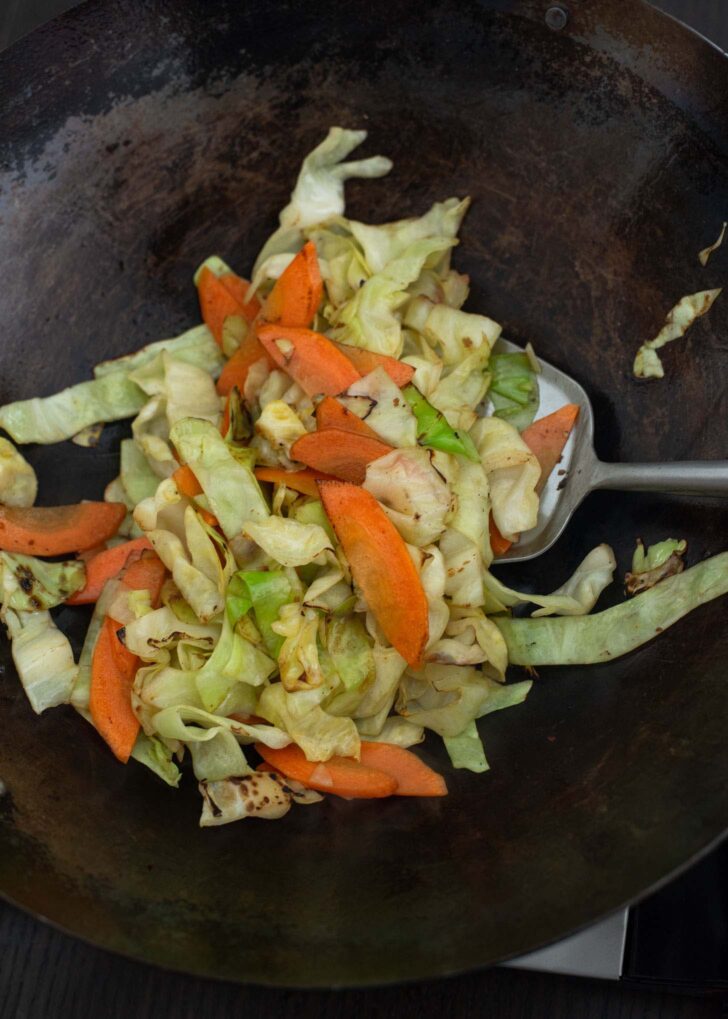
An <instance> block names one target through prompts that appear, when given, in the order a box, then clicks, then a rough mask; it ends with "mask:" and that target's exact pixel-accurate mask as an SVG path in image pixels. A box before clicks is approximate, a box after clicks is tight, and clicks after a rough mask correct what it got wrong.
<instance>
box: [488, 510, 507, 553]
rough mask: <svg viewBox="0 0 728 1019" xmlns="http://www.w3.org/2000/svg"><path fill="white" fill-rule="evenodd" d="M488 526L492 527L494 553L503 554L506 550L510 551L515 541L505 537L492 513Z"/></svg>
mask: <svg viewBox="0 0 728 1019" xmlns="http://www.w3.org/2000/svg"><path fill="white" fill-rule="evenodd" d="M488 527H489V529H490V547H491V549H492V550H493V555H503V553H504V552H507V551H508V549H509V548H510V547H511V545H512V544H513V542H512V541H509V540H508V538H504V537H503V535H502V534H501V532H500V531H499V530H498V525H497V524H496V522H495V520H494V519H493V514H492V513H491V515H490V517H489V519H488Z"/></svg>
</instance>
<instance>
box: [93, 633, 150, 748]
mask: <svg viewBox="0 0 728 1019" xmlns="http://www.w3.org/2000/svg"><path fill="white" fill-rule="evenodd" d="M118 629H119V624H118V623H116V622H114V620H113V619H111V617H110V616H107V617H106V619H105V620H104V622H103V625H102V627H101V630H100V631H99V635H98V637H97V639H96V646H95V648H94V655H93V660H92V664H91V693H90V695H89V710H90V712H91V718H92V719H93V723H94V725H95V726H96V728H97V729H98V731H99V733H100V734H101V736H102V737H103V738H104V740H105V741H106V742H107V743H108V745H109V746H110V747H111V749H112V751H113V752H114V755H115V757H117V758H118V759H119V760H120V761H122V762H123V763H124V764H126V762H127V761H128V760H129V756H130V755H131V752H132V750H133V749H134V743H135V741H136V738H137V734H138V732H139V721H138V719H137V717H136V715H135V714H134V712H133V710H132V706H131V688H132V684H133V682H134V676H135V675H136V670H137V663H138V659H137V658H136V656H135V655H133V654H131V652H130V651H127V650H126V648H125V647H123V645H122V644H121V643H120V641H119V638H118V637H117V636H116V631H117V630H118Z"/></svg>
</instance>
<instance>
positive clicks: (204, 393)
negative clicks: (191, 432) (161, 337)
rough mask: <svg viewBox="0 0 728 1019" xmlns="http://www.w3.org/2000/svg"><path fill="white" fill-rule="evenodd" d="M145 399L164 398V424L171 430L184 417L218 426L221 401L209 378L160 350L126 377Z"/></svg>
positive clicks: (201, 371) (199, 370)
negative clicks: (134, 383)
mask: <svg viewBox="0 0 728 1019" xmlns="http://www.w3.org/2000/svg"><path fill="white" fill-rule="evenodd" d="M129 377H130V378H131V379H132V381H133V382H136V384H137V385H138V386H139V388H140V389H143V390H144V392H145V393H146V394H147V396H158V397H163V398H164V401H165V414H166V418H167V424H168V426H169V427H170V428H171V427H172V426H173V425H174V424H176V423H177V421H180V420H182V418H186V417H193V416H194V417H195V418H203V419H204V420H205V421H210V422H211V423H212V424H213V425H215V426H217V425H219V423H220V418H221V416H222V414H221V408H220V397H219V396H218V394H217V390H216V389H215V383H214V382H213V380H212V376H211V375H210V374H209V373H208V372H206V371H205V370H204V369H203V368H198V367H197V365H194V364H188V363H187V362H186V361H178V360H176V359H175V358H174V357H172V356H171V355H170V354H169V353H168V352H167V351H166V350H163V351H162V352H161V353H160V354H158V355H157V356H156V357H155V358H154V359H153V360H152V361H148V362H147V363H146V364H144V365H142V366H141V367H140V368H137V369H136V370H135V371H133V372H131V374H130V376H129Z"/></svg>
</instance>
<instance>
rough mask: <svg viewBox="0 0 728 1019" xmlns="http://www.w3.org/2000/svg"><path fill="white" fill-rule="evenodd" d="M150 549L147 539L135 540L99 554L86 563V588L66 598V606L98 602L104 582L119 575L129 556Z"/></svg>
mask: <svg viewBox="0 0 728 1019" xmlns="http://www.w3.org/2000/svg"><path fill="white" fill-rule="evenodd" d="M151 548H152V545H151V542H150V541H149V538H135V539H134V540H133V541H125V542H124V544H123V545H115V546H114V547H113V548H106V549H104V550H103V551H102V552H99V553H98V554H97V555H95V556H94V557H93V559H89V560H88V562H87V563H86V586H85V587H83V588H81V590H80V591H76V593H75V594H72V595H71V597H70V598H67V599H66V604H67V605H88V604H89V603H90V602H95V601H98V598H99V595H100V594H101V592H102V591H103V588H104V584H105V583H106V581H107V580H111V578H112V577H116V576H117V575H118V574H119V573H121V571H122V570H123V569H124V567H125V566H126V564H127V563H128V561H129V558H130V556H132V555H140V554H141V553H142V552H144V551H145V550H151Z"/></svg>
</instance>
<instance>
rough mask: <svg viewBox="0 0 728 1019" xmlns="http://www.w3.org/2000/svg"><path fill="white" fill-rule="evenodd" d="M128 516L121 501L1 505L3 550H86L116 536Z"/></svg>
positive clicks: (38, 552)
mask: <svg viewBox="0 0 728 1019" xmlns="http://www.w3.org/2000/svg"><path fill="white" fill-rule="evenodd" d="M125 516H126V506H124V504H123V503H121V502H79V503H76V504H75V505H73V506H31V507H29V508H28V509H21V508H19V507H12V506H0V549H3V550H4V551H5V552H22V553H24V554H25V555H40V556H44V555H65V554H66V553H67V552H84V551H85V550H86V549H88V548H93V547H94V546H95V545H101V544H103V542H105V541H108V539H109V538H111V537H113V535H115V534H116V532H117V531H118V530H119V525H120V524H121V522H122V520H123V519H124V517H125Z"/></svg>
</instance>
